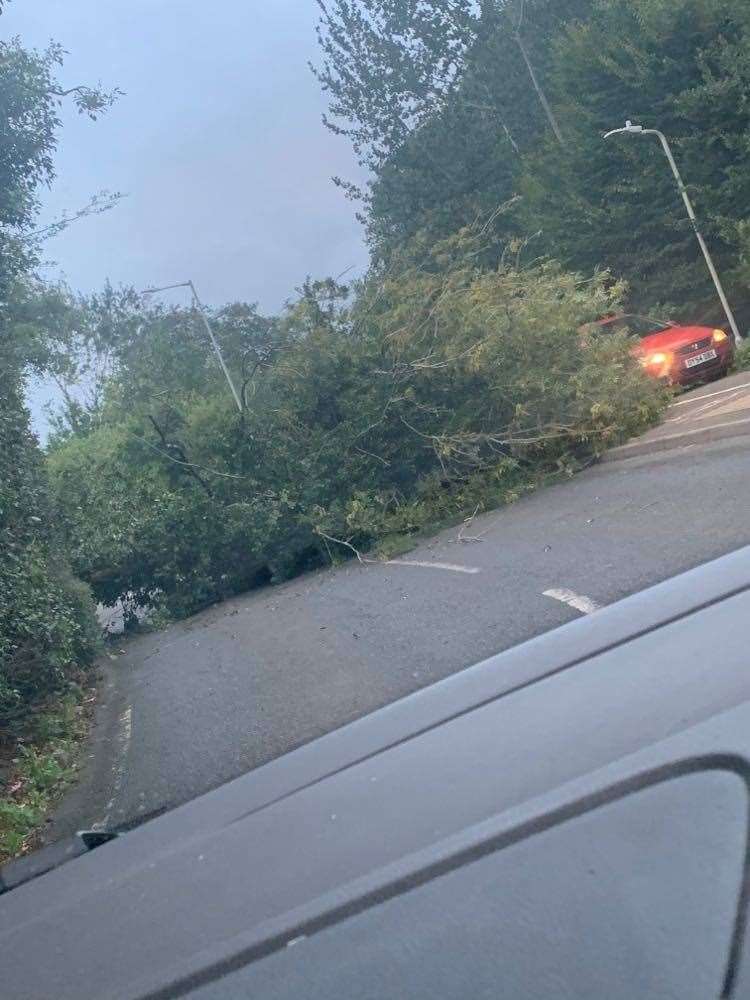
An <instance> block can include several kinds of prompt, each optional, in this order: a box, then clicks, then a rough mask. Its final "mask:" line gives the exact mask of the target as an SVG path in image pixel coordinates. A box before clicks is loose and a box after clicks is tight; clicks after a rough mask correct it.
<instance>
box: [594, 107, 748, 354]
mask: <svg viewBox="0 0 750 1000" xmlns="http://www.w3.org/2000/svg"><path fill="white" fill-rule="evenodd" d="M623 132H627V133H629V134H631V135H656V136H658V137H659V141H660V142H661V144H662V147H663V149H664V152H665V153H666V156H667V159H668V160H669V165H670V167H671V168H672V173H673V174H674V176H675V180H676V181H677V187H678V188H679V191H680V194H681V195H682V200H683V201H684V202H685V208H686V209H687V214H688V218H689V219H690V223H691V225H692V227H693V232H694V233H695V237H696V239H697V240H698V243H699V244H700V248H701V250H702V251H703V256H704V257H705V258H706V264H707V265H708V270H709V272H710V274H711V277H712V278H713V282H714V285H715V286H716V291H717V292H718V294H719V298H720V299H721V304H722V306H723V307H724V312H725V314H726V317H727V319H728V320H729V325H730V327H731V328H732V333H733V334H734V342H735V343H736V344H737V343H739V341H740V340H741V338H742V334H741V333H740V331H739V327H738V326H737V321H736V320H735V318H734V313H733V312H732V309H731V306H730V305H729V301H728V300H727V297H726V295H725V293H724V286H723V285H722V283H721V279H720V278H719V274H718V272H717V270H716V268H715V267H714V262H713V260H712V259H711V254H710V253H709V251H708V247H707V246H706V241H705V240H704V239H703V236H702V234H701V231H700V230H699V229H698V220H697V219H696V216H695V211H694V209H693V205H692V202H691V201H690V198H689V197H688V193H687V188H686V187H685V183H684V181H683V179H682V176H681V175H680V171H679V170H678V169H677V163H676V162H675V158H674V156H673V155H672V150H671V148H670V146H669V143H668V142H667V137H666V136H665V135H664V133H663V132H660V131H659V130H658V129H655V128H644V127H643V125H634V124H633V123H632V122H630V121H627V122H625V127H624V128H615V129H612V131H611V132H607V133H606V134H605V135H604V138H605V139H609V137H610V136H611V135H620V134H621V133H623Z"/></svg>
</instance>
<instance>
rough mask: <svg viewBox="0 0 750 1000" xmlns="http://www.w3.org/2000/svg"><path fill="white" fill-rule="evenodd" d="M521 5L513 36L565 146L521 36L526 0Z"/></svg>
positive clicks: (559, 140) (559, 139)
mask: <svg viewBox="0 0 750 1000" xmlns="http://www.w3.org/2000/svg"><path fill="white" fill-rule="evenodd" d="M520 5H521V6H520V10H519V12H518V23H517V24H516V25H515V27H514V28H513V37H514V38H515V40H516V44H517V45H518V48H519V49H520V50H521V55H522V56H523V61H524V62H525V63H526V68H527V69H528V71H529V76H530V77H531V82H532V83H533V85H534V90H535V91H536V93H537V97H538V98H539V103H540V104H541V105H542V108H543V109H544V113H545V114H546V116H547V121H548V122H549V124H550V128H551V129H552V131H553V132H554V134H555V138H556V139H557V141H558V142H559V143H560V145H561V146H564V145H565V140H564V139H563V134H562V130H561V129H560V125H559V123H558V121H557V118H556V117H555V113H554V111H553V110H552V107H551V105H550V103H549V101H548V100H547V95H546V94H545V93H544V90H543V89H542V85H541V84H540V83H539V80H538V79H537V75H536V73H535V72H534V67H533V65H532V63H531V59H530V57H529V53H528V52H527V50H526V46H525V45H524V42H523V38H522V37H521V27H522V25H523V15H524V10H525V0H520Z"/></svg>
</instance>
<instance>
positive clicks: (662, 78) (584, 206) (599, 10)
mask: <svg viewBox="0 0 750 1000" xmlns="http://www.w3.org/2000/svg"><path fill="white" fill-rule="evenodd" d="M749 25H750V12H749V11H748V8H747V4H746V3H745V2H744V0H669V2H666V0H631V2H628V3H625V2H623V0H597V3H596V4H595V7H594V9H593V13H592V16H591V18H589V19H588V20H587V21H585V22H579V23H578V24H575V25H573V26H570V27H569V28H568V29H567V30H566V31H565V32H563V33H561V34H560V35H559V36H558V38H557V41H556V44H555V50H554V59H553V64H552V66H551V68H550V79H551V84H552V87H553V91H554V94H555V100H556V102H557V106H558V109H559V113H560V115H561V120H562V123H563V128H564V129H565V131H566V133H567V134H568V135H569V137H570V142H569V143H568V145H567V147H566V149H565V150H564V151H562V152H561V151H560V150H559V148H556V147H553V146H552V145H550V144H547V146H546V147H545V148H544V149H543V150H541V151H537V152H536V153H534V154H533V155H531V156H530V157H528V159H527V163H526V168H525V180H524V194H525V195H526V198H525V205H526V206H527V210H528V214H527V223H528V225H533V226H535V227H541V228H543V229H544V233H545V237H546V240H547V242H546V247H547V249H548V250H549V251H550V252H552V253H554V254H555V255H557V256H560V257H561V258H562V259H563V260H565V261H567V262H568V263H570V264H572V265H574V266H575V267H577V268H581V269H583V270H586V271H591V270H592V269H593V268H595V267H598V266H605V267H610V268H612V269H613V270H614V271H615V272H616V273H617V274H619V275H622V276H624V277H626V278H627V279H628V281H629V282H630V285H631V300H632V302H633V304H634V305H636V306H639V307H641V308H651V307H653V306H654V305H655V304H657V303H661V302H666V303H669V304H670V306H672V307H673V308H676V309H677V311H678V313H679V314H683V315H685V316H686V317H687V316H692V317H693V318H703V319H705V320H712V321H713V322H723V314H722V311H721V308H720V306H719V305H718V303H717V299H716V295H715V292H714V290H713V286H712V284H711V280H710V278H709V276H708V273H707V271H706V268H705V264H704V262H703V259H702V257H701V254H700V250H699V248H698V246H697V244H696V242H695V239H694V236H693V233H692V229H691V226H690V223H689V221H688V219H687V218H686V216H685V210H684V207H683V204H682V201H681V198H680V195H679V192H678V191H677V188H676V186H675V183H674V179H673V177H672V174H671V171H670V170H669V166H668V164H667V162H666V160H665V158H664V154H663V152H662V150H661V147H660V146H659V144H658V142H656V140H655V139H654V138H649V137H645V136H644V137H638V136H620V137H617V138H613V139H611V140H609V141H608V142H606V143H605V142H603V141H602V134H603V133H604V132H605V131H607V130H609V129H612V128H616V127H618V126H620V125H622V124H623V123H624V121H625V119H626V118H630V119H632V120H633V121H637V122H641V123H643V124H644V125H646V126H651V127H654V128H659V129H661V130H662V131H663V132H665V133H666V134H667V136H668V138H669V140H670V142H671V144H672V146H673V149H674V153H675V156H676V158H677V160H678V162H679V165H680V167H681V169H682V172H683V175H684V178H685V180H686V183H687V185H688V188H689V190H690V193H691V196H692V198H693V200H694V202H695V205H696V208H697V211H698V212H699V215H700V222H701V228H702V229H703V231H704V233H705V235H706V237H707V240H708V242H709V244H710V247H711V250H712V252H713V254H714V256H715V258H716V260H717V263H718V266H719V267H720V270H721V271H722V273H723V274H724V276H725V277H726V279H727V283H728V286H729V288H730V291H731V296H732V298H733V299H734V300H735V305H736V307H737V309H738V311H739V312H740V314H741V315H742V316H743V317H744V321H745V324H747V322H748V321H750V295H749V294H748V292H747V281H746V277H747V272H746V271H745V272H744V274H743V272H742V268H741V261H740V250H741V247H742V240H743V232H744V231H745V227H746V226H747V219H748V210H747V205H748V204H750V171H749V170H748V169H747V150H748V145H749V143H750V103H749V102H748V95H749V94H750V58H749V57H748V50H749V46H750V27H749Z"/></svg>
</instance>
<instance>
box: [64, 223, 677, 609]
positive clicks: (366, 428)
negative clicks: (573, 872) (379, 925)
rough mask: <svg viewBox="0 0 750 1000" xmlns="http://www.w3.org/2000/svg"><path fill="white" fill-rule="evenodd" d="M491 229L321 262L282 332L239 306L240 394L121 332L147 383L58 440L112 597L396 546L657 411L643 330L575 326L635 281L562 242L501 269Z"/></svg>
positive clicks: (100, 584)
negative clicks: (190, 376) (634, 336)
mask: <svg viewBox="0 0 750 1000" xmlns="http://www.w3.org/2000/svg"><path fill="white" fill-rule="evenodd" d="M488 242H489V237H488V232H487V229H486V227H485V226H484V225H478V226H476V227H474V228H470V229H466V230H463V231H461V232H458V233H455V234H454V235H453V236H451V237H450V238H449V239H447V240H444V241H441V242H439V243H435V244H430V243H429V241H420V240H417V241H415V242H414V243H413V244H410V245H408V246H406V247H404V248H403V250H402V251H400V252H399V254H398V256H397V257H394V261H393V263H392V265H391V266H390V267H389V269H388V270H387V271H386V270H384V271H383V272H382V273H381V272H380V271H378V270H377V269H375V270H373V271H372V272H371V274H370V275H369V276H368V277H367V279H365V281H363V282H362V283H361V284H360V285H358V286H357V288H356V289H354V294H353V295H352V294H351V292H350V291H349V290H346V289H338V288H336V287H335V285H332V284H331V283H330V282H318V283H308V284H307V285H306V286H305V289H304V290H303V294H302V297H301V298H300V300H299V301H298V302H296V303H294V304H292V305H290V306H289V307H288V309H287V310H286V311H285V313H284V314H283V315H282V316H281V317H279V318H277V319H276V320H275V321H274V323H273V324H272V327H271V328H272V330H273V337H272V339H271V340H268V339H263V340H260V341H259V340H258V336H257V330H256V329H255V327H254V325H253V324H250V325H249V326H244V325H240V326H239V327H236V328H234V331H233V336H236V338H237V339H236V341H234V344H235V348H236V351H237V354H236V356H240V355H241V354H242V351H243V345H245V344H246V345H248V346H247V350H251V351H252V352H253V353H254V354H255V356H256V357H258V356H260V357H262V364H261V365H260V367H258V369H257V370H256V371H255V374H254V376H253V380H252V386H253V388H252V391H248V392H246V393H245V398H246V408H245V410H244V412H243V414H242V415H241V416H240V415H238V414H237V412H236V410H235V409H234V407H233V405H232V400H231V399H230V398H229V397H228V395H227V393H226V389H225V387H224V385H223V384H222V383H221V382H220V381H218V380H208V379H206V380H205V383H204V386H203V390H202V391H201V390H200V388H199V386H197V385H196V386H195V387H194V388H192V389H191V391H190V392H185V391H184V387H183V385H182V383H181V379H182V377H183V375H182V372H181V371H180V369H179V368H174V369H172V370H171V372H170V369H169V368H168V367H167V365H168V362H169V352H170V351H172V350H173V349H174V345H173V344H172V343H169V342H161V343H160V346H159V347H158V349H157V348H154V350H156V352H157V354H158V353H159V352H163V353H164V356H161V357H159V356H157V357H156V358H155V359H154V363H153V364H152V365H151V366H150V371H151V379H152V381H151V382H149V372H148V370H147V369H145V368H144V369H142V368H141V367H140V362H139V360H138V358H137V357H133V361H132V367H131V362H130V360H129V359H128V356H127V355H125V354H122V355H121V356H122V358H123V361H122V363H121V365H122V367H121V368H119V369H118V371H117V373H116V375H115V376H114V379H113V385H114V387H115V388H114V389H112V392H114V391H119V390H117V386H120V385H121V386H128V385H133V384H134V383H133V381H132V379H133V376H134V373H135V372H138V373H139V374H138V378H139V379H141V378H142V379H143V382H142V383H140V382H139V383H138V384H139V385H140V389H139V392H138V394H137V395H136V396H135V398H136V402H135V405H133V406H131V408H130V410H129V411H128V413H127V414H125V413H124V412H123V411H122V410H121V409H114V408H112V409H109V410H107V411H106V414H105V417H104V418H103V420H102V422H101V424H100V426H98V427H97V428H94V429H91V430H89V431H88V432H86V433H85V434H77V435H74V436H72V437H70V438H69V439H68V440H66V441H64V442H61V443H60V444H59V445H58V446H57V447H56V448H55V449H54V451H53V452H52V453H51V455H50V458H49V469H50V474H51V476H52V482H53V485H54V489H55V495H56V499H57V502H58V504H59V506H60V509H61V510H62V511H63V512H64V513H65V520H66V522H67V524H68V525H69V548H70V551H71V553H72V554H73V558H74V566H75V568H76V570H77V571H78V572H80V573H81V574H82V575H83V577H84V578H85V579H87V580H88V581H89V582H90V583H91V585H92V586H93V588H94V591H95V593H96V595H97V597H98V598H99V599H100V600H102V601H104V602H105V603H113V602H114V601H115V600H117V599H124V600H128V601H135V602H136V603H138V602H140V603H142V604H151V605H160V606H162V607H163V608H165V609H166V610H167V611H168V612H169V613H170V614H173V615H184V614H187V613H189V612H190V611H192V610H195V609H196V608H198V607H201V606H203V605H204V604H206V603H209V602H210V601H213V600H217V599H219V598H220V597H222V596H224V595H226V594H230V593H236V592H238V591H241V590H243V589H246V588H247V587H249V586H252V585H253V584H255V583H258V582H266V581H267V580H268V579H269V578H270V579H274V580H279V579H284V578H286V577H288V576H290V575H293V574H294V573H297V572H300V571H301V570H303V569H307V568H310V567H312V566H315V565H318V564H320V563H321V562H324V561H328V560H329V559H331V558H332V557H333V558H338V557H340V556H342V555H344V554H346V553H348V554H349V555H351V554H352V548H351V547H353V548H355V549H358V550H366V549H368V548H370V547H372V546H373V545H376V544H377V543H378V542H379V540H381V539H384V538H388V539H389V541H388V546H389V549H390V550H393V546H394V544H395V539H397V538H399V537H400V538H401V539H402V543H403V539H404V538H406V539H408V537H409V536H410V535H412V534H413V533H414V532H417V531H420V530H424V529H425V528H426V527H428V526H429V525H434V524H435V523H437V522H440V521H442V520H444V519H446V518H450V517H456V516H459V515H461V514H464V513H465V512H466V511H467V507H468V508H469V509H468V513H471V511H472V510H473V509H474V508H476V507H477V505H480V506H483V507H484V506H489V505H491V504H493V503H501V502H508V501H512V500H513V499H515V498H517V497H518V496H519V495H521V494H522V493H523V492H524V491H525V490H526V489H528V488H531V486H533V484H534V483H535V482H536V481H537V480H538V479H539V477H541V476H544V475H546V474H548V473H549V472H555V473H556V472H557V471H558V470H559V469H561V468H565V469H571V468H574V467H575V466H576V464H577V463H578V462H580V460H582V459H583V458H585V457H587V456H590V455H592V454H595V453H597V452H598V451H601V450H602V449H603V448H604V447H606V446H607V444H609V443H611V442H612V441H614V440H615V439H617V438H618V437H620V436H622V435H623V434H624V433H628V432H630V431H635V430H636V429H638V428H639V427H641V426H645V425H647V424H648V423H649V422H650V421H651V420H653V419H654V418H655V416H656V415H657V414H658V412H659V409H660V407H661V405H662V402H663V397H662V394H661V392H660V390H659V389H658V387H657V386H655V385H654V383H652V382H650V381H647V380H646V379H645V378H644V377H643V375H642V374H641V371H640V369H639V368H638V366H637V365H635V364H633V363H632V361H631V359H630V357H629V345H628V344H627V343H624V342H622V341H617V340H614V339H613V340H612V341H611V342H608V343H607V344H602V345H595V346H589V347H586V346H585V345H584V343H583V339H582V336H581V334H580V333H579V328H580V327H581V325H582V324H583V323H585V322H589V321H591V320H593V319H595V318H597V317H598V316H599V315H600V314H601V313H603V312H607V311H610V310H611V309H613V308H614V307H615V305H616V302H617V299H618V296H619V295H620V294H621V291H622V289H621V286H619V285H617V284H616V283H614V282H612V281H611V280H610V279H609V278H608V277H607V276H606V275H604V274H600V275H599V276H597V277H596V278H595V279H593V280H591V281H583V280H582V279H580V278H579V277H577V276H576V275H571V274H567V273H565V272H563V271H562V270H561V269H560V268H559V267H558V266H556V265H554V264H551V263H544V264H538V265H536V266H533V267H528V268H522V267H521V268H519V267H516V266H515V265H514V266H511V265H509V264H503V265H501V266H500V267H495V268H494V269H487V268H486V267H485V266H483V261H484V260H485V258H486V254H487V250H488V248H487V244H488ZM501 256H502V254H501ZM509 256H511V259H513V260H515V257H514V256H513V255H509ZM237 315H239V316H243V315H244V313H243V309H242V307H239V306H232V307H228V308H227V309H225V310H223V311H222V312H221V313H219V314H218V317H219V323H221V322H222V320H221V317H223V316H237ZM126 335H127V329H126ZM157 343H158V341H157ZM157 387H158V392H157V391H156V390H157ZM162 393H163V394H164V396H165V397H166V399H167V400H168V403H164V404H162V402H161V399H162ZM342 543H345V544H342ZM400 544H401V543H400Z"/></svg>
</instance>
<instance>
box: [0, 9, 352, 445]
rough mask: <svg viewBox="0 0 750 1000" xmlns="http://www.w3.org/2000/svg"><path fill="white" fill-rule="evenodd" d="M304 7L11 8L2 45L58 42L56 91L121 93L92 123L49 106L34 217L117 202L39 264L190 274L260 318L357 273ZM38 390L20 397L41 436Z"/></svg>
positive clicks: (118, 279)
mask: <svg viewBox="0 0 750 1000" xmlns="http://www.w3.org/2000/svg"><path fill="white" fill-rule="evenodd" d="M317 15H318V8H317V4H316V3H315V0H211V2H206V0H11V2H10V3H9V4H8V6H7V7H6V11H5V13H4V14H3V15H2V17H0V29H1V30H2V33H3V37H6V38H7V37H9V36H11V35H19V36H20V37H21V40H22V41H23V43H24V44H25V45H27V46H31V47H37V48H40V47H44V46H45V45H46V44H47V42H48V41H49V40H50V39H55V40H56V41H58V42H60V43H61V44H62V45H63V46H64V47H65V49H67V51H68V53H69V55H68V57H67V59H66V63H65V66H64V68H63V69H62V71H61V74H60V80H61V83H62V84H64V86H66V87H69V86H73V85H75V84H78V83H98V82H100V81H101V83H102V84H103V85H104V86H105V87H115V86H117V87H120V88H121V89H122V90H123V91H125V95H124V96H123V97H121V98H120V100H119V101H118V103H117V104H116V105H115V106H114V108H112V109H111V111H110V112H109V113H108V114H107V115H106V116H105V117H104V118H102V119H100V120H99V121H98V122H91V121H89V120H88V119H86V118H81V117H80V116H78V115H77V114H75V113H74V112H72V111H68V112H65V113H64V114H63V119H64V122H63V128H62V130H61V133H60V144H59V148H58V152H57V156H56V167H57V175H58V176H57V180H56V182H55V184H54V186H53V188H52V190H51V191H49V192H48V193H46V194H45V196H44V218H45V220H47V219H49V218H54V217H56V216H58V215H59V214H60V213H61V212H62V211H65V210H67V211H73V210H75V209H77V208H79V207H80V206H82V205H85V204H86V203H87V202H88V200H89V198H90V197H91V195H92V194H94V193H95V192H97V191H99V190H101V189H108V190H110V191H122V192H123V193H125V194H127V197H126V198H125V199H123V200H122V201H121V202H120V203H119V204H118V205H117V206H116V207H115V208H114V209H113V210H112V211H110V212H107V213H106V214H104V215H102V216H98V217H94V218H89V219H85V220H83V221H80V222H77V223H76V224H75V225H73V226H71V227H70V228H69V229H68V230H67V231H66V232H64V233H63V234H61V235H60V236H57V237H55V238H54V239H53V240H51V241H50V242H49V243H48V244H47V256H48V257H49V258H50V260H51V261H53V262H54V263H53V265H52V266H51V267H50V268H49V269H48V270H47V271H46V274H47V275H48V276H49V277H58V276H62V277H64V278H65V280H67V282H68V283H69V284H70V285H71V286H72V287H73V288H75V289H78V290H81V291H92V290H95V289H98V288H101V286H102V284H103V283H104V281H105V280H106V279H110V280H111V281H112V282H113V283H114V284H120V283H122V284H127V285H134V286H135V287H136V288H144V287H147V286H149V285H155V284H156V285H161V284H170V283H172V282H176V281H184V280H186V279H187V278H192V279H193V281H195V283H196V286H197V288H198V291H199V294H200V295H201V297H202V298H203V299H204V300H205V301H206V302H208V303H210V304H213V305H221V304H222V303H224V302H227V301H231V300H236V299H244V300H247V301H250V302H258V303H259V304H260V307H261V309H263V310H268V311H272V310H276V309H278V308H279V306H281V305H282V303H283V302H284V301H285V300H286V299H287V298H289V297H292V296H293V295H294V289H295V287H296V286H298V285H299V284H300V283H301V282H302V281H303V280H304V278H305V277H306V275H308V274H312V275H313V276H320V277H323V276H326V275H334V276H335V275H338V274H340V273H341V272H342V271H344V270H345V269H346V268H348V267H350V266H352V265H354V269H355V271H354V273H356V272H357V271H360V272H361V270H362V269H363V268H364V266H365V264H366V261H367V254H366V251H365V248H364V246H363V244H362V234H361V229H360V227H359V225H358V224H357V222H356V220H355V218H354V206H353V205H352V203H351V202H349V201H347V200H346V199H345V198H344V196H343V194H342V193H341V191H340V190H339V189H337V188H336V187H335V186H334V185H333V183H332V181H331V177H332V176H334V175H341V176H344V177H346V178H349V179H354V180H358V179H361V174H360V171H359V169H358V167H357V164H356V163H355V161H354V158H353V155H352V153H351V150H350V147H349V145H348V143H347V141H346V140H345V139H342V138H339V137H336V136H333V135H331V133H329V132H328V131H327V130H326V129H325V127H324V126H323V124H322V123H321V113H322V111H323V110H324V108H325V101H324V97H323V95H322V94H321V92H320V88H319V86H318V83H317V81H316V80H315V78H314V77H313V75H312V73H311V72H310V70H309V68H308V65H307V63H308V60H312V61H315V60H316V59H317V47H316V40H315V24H316V21H317ZM177 294H178V295H179V294H180V293H177ZM49 395H50V391H49V388H48V387H39V386H35V387H32V390H31V393H30V402H31V406H32V413H33V416H34V422H35V426H36V427H37V429H38V430H39V431H40V432H42V434H43V433H44V429H45V421H44V417H43V413H42V404H43V402H44V401H45V399H47V398H49Z"/></svg>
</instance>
